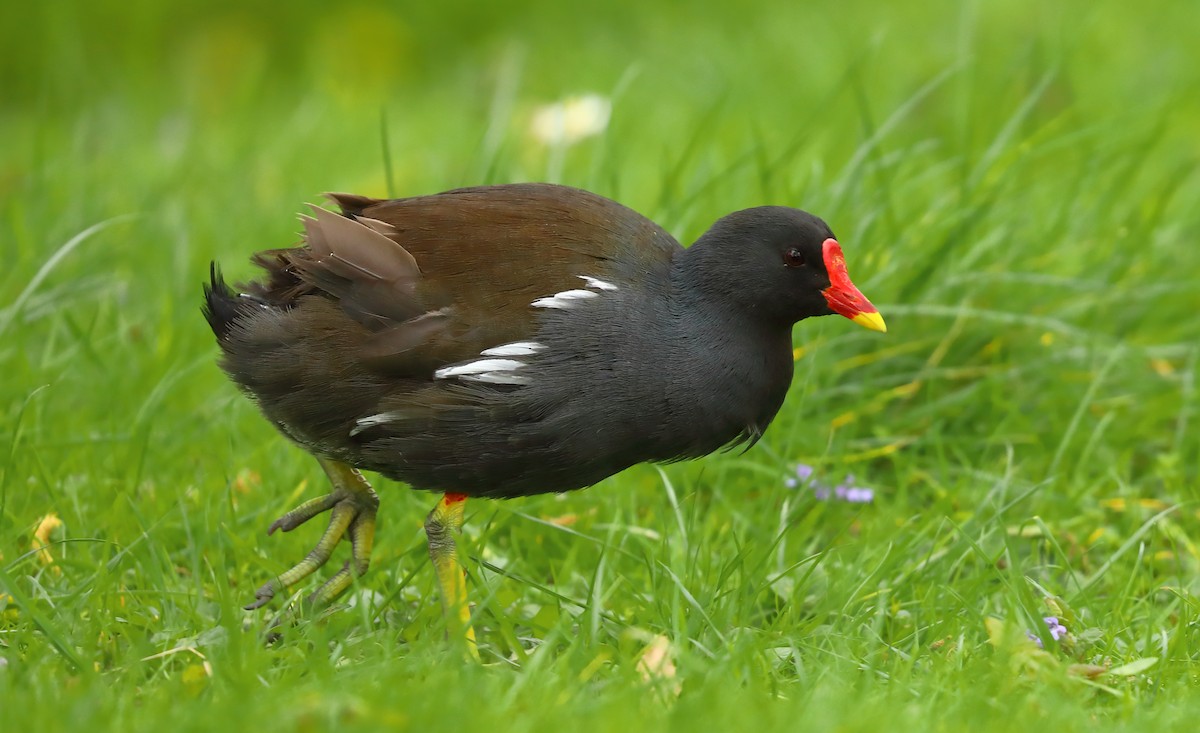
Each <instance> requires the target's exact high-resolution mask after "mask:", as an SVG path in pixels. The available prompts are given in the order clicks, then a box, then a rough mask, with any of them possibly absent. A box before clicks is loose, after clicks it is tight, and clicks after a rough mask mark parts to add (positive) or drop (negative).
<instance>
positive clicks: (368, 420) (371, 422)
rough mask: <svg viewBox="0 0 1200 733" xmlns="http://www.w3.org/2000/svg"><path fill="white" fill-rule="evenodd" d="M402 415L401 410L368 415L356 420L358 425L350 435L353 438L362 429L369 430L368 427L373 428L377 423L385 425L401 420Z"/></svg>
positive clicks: (355, 422)
mask: <svg viewBox="0 0 1200 733" xmlns="http://www.w3.org/2000/svg"><path fill="white" fill-rule="evenodd" d="M400 415H401V413H399V412H381V413H379V414H377V415H368V416H367V417H364V418H360V419H358V420H355V421H354V424H355V425H356V427H355V428H354V429H353V430H351V431H350V437H352V438H353V437H354V436H355V435H358V434H359V433H361V432H362V431H364V430H367V429H368V428H373V427H375V426H376V425H383V424H384V423H389V422H394V421H396V420H399V419H400Z"/></svg>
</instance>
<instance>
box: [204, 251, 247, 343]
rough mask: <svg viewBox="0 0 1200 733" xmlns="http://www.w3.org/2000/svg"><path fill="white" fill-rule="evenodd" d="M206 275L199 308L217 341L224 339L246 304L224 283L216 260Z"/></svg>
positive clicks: (210, 265)
mask: <svg viewBox="0 0 1200 733" xmlns="http://www.w3.org/2000/svg"><path fill="white" fill-rule="evenodd" d="M208 277H209V280H208V282H207V283H206V284H205V285H204V303H203V304H202V305H201V306H200V310H201V312H202V313H204V320H206V321H208V325H209V328H211V329H212V331H213V333H214V334H215V335H216V337H217V341H218V342H219V341H224V340H225V338H226V337H227V336H228V335H229V331H230V329H231V328H233V324H234V323H236V322H237V320H238V319H239V318H240V317H241V316H242V314H243V313H244V311H245V307H246V305H247V304H246V302H245V299H244V298H240V297H238V295H237V293H235V292H233V290H231V289H230V288H229V285H227V284H226V283H225V278H223V277H222V276H221V268H219V267H217V263H216V262H212V263H210V264H209V268H208Z"/></svg>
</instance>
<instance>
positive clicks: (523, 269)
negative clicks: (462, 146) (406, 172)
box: [203, 184, 885, 649]
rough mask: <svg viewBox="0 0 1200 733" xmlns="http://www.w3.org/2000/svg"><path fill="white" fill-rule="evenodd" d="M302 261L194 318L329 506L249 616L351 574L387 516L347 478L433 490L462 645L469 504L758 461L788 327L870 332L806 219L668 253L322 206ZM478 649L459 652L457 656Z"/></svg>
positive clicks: (645, 238) (605, 232) (550, 206)
mask: <svg viewBox="0 0 1200 733" xmlns="http://www.w3.org/2000/svg"><path fill="white" fill-rule="evenodd" d="M329 198H330V199H332V200H333V202H334V203H335V204H336V205H337V206H338V207H339V208H340V209H341V213H340V214H335V213H333V212H331V211H328V210H326V209H323V208H318V207H313V215H312V216H311V217H310V216H304V217H301V220H302V222H303V227H304V234H303V242H302V243H301V244H300V246H297V247H294V248H290V249H277V250H269V251H266V252H261V253H259V254H257V255H255V256H254V258H253V260H254V262H255V263H256V264H257V265H259V266H260V267H262V268H263V269H264V270H265V271H266V274H265V276H264V278H263V279H262V280H261V281H258V282H252V283H249V284H246V285H243V286H241V287H240V288H238V290H237V291H234V290H231V289H230V288H229V286H228V285H226V283H225V281H224V280H223V279H222V277H221V275H220V272H219V270H218V269H217V267H216V265H215V263H214V264H213V266H212V268H211V281H210V283H209V284H208V285H206V286H205V288H204V299H205V303H204V308H203V310H204V315H205V317H206V319H207V320H208V323H209V325H210V326H211V327H212V330H213V333H215V334H216V337H217V342H218V343H219V344H220V348H221V350H222V352H223V353H224V356H223V358H222V360H221V366H222V367H223V368H224V370H225V371H226V372H227V373H228V374H229V377H230V378H231V379H232V380H233V381H234V382H236V383H237V385H238V386H239V387H240V388H241V389H242V391H243V392H245V393H246V394H247V395H248V396H249V397H250V398H251V399H253V400H255V402H257V404H258V406H259V407H260V408H261V409H262V412H263V413H264V414H265V415H266V417H267V418H268V419H269V420H270V421H271V422H272V423H274V424H275V426H276V427H277V428H279V430H280V431H281V432H282V433H283V434H284V435H286V436H287V437H289V438H291V439H292V440H293V441H295V442H296V443H298V444H299V445H300V446H301V447H302V448H304V449H305V450H307V451H308V452H310V453H312V454H313V455H314V456H315V457H316V459H317V461H318V462H320V464H321V467H322V468H323V469H324V470H325V473H326V474H327V475H328V476H329V480H330V483H331V484H332V488H333V490H332V491H331V492H330V493H329V494H326V495H325V496H322V497H319V498H316V499H312V500H310V501H307V502H305V503H304V504H302V505H300V506H299V507H297V508H296V509H293V510H292V511H290V512H288V513H287V514H285V515H284V516H282V517H281V518H280V519H278V520H277V521H276V522H275V523H274V524H272V525H271V527H270V529H269V532H274V531H275V530H277V529H282V530H283V531H285V532H286V531H289V530H292V529H295V528H296V527H298V526H299V525H301V524H303V523H304V522H306V521H308V520H309V519H312V518H313V517H314V516H316V515H318V514H321V513H322V512H326V511H329V512H330V513H331V516H330V520H329V527H328V528H327V529H326V530H325V533H324V535H323V536H322V537H321V539H320V541H319V542H318V543H317V545H316V547H314V548H313V550H312V551H311V552H310V553H309V554H308V556H307V557H306V558H305V559H304V560H302V561H301V562H300V563H299V564H297V565H296V566H294V567H293V568H291V569H290V570H288V571H287V572H285V573H283V574H282V575H280V576H278V577H277V578H275V579H273V580H271V581H269V582H268V583H266V584H265V585H263V586H262V587H261V588H259V589H258V590H257V592H256V593H255V600H254V601H253V602H252V603H251V604H250V605H248V606H247V609H253V608H257V607H259V606H262V605H263V604H265V603H267V602H268V601H269V600H270V599H271V598H272V597H273V596H274V595H275V594H276V593H277V592H279V591H280V590H281V589H283V588H286V587H287V586H290V585H292V584H294V583H296V582H298V581H300V580H301V579H303V578H305V577H307V576H308V575H309V574H311V573H312V572H313V571H315V570H316V569H317V568H319V567H321V566H322V565H324V564H325V562H326V561H327V560H328V559H329V557H330V554H331V553H332V551H333V549H334V546H335V545H336V544H337V543H338V541H339V540H341V539H342V538H343V537H347V538H349V541H350V543H351V556H352V562H347V563H346V564H345V565H344V566H343V567H342V568H341V569H340V570H339V571H338V572H336V573H335V574H334V575H333V576H332V577H330V578H329V580H327V581H326V582H325V583H324V584H323V585H322V586H321V587H320V588H319V589H318V590H317V591H316V592H315V593H313V594H312V595H311V596H310V600H312V601H315V602H327V601H329V600H330V599H332V598H334V597H335V596H337V595H338V594H339V593H340V592H342V591H343V590H345V589H346V587H347V586H349V585H350V583H351V581H352V578H353V576H355V575H361V574H362V573H363V572H365V571H366V569H367V565H368V562H369V560H370V554H371V544H372V540H373V538H374V533H375V514H376V508H377V507H378V505H379V499H378V497H377V496H376V494H375V492H374V490H372V488H371V486H370V484H368V483H367V481H366V479H364V478H363V476H362V474H360V473H359V471H360V470H369V471H375V472H377V473H381V474H383V475H384V476H387V477H389V478H392V479H395V480H398V481H403V482H405V483H407V484H409V485H411V486H412V487H414V488H419V489H425V490H429V491H438V492H442V493H443V496H442V498H441V500H440V501H439V503H438V504H437V506H436V507H435V508H434V509H433V511H432V512H431V513H430V514H429V517H428V519H427V520H426V522H425V530H426V533H427V538H428V542H429V554H430V557H431V558H432V560H433V564H434V567H435V570H436V573H437V579H438V584H439V590H440V592H441V595H442V601H443V605H444V609H445V612H446V614H447V617H448V620H449V621H450V622H451V623H452V624H454V625H455V627H457V628H459V629H460V630H462V632H463V633H464V634H465V635H466V636H467V637H468V638H471V639H473V634H472V631H471V628H470V625H469V623H468V622H469V609H468V605H467V603H466V598H465V584H464V580H463V573H462V570H461V568H460V567H459V566H458V563H457V561H456V558H455V538H454V534H453V533H454V532H455V531H456V530H457V529H459V528H460V527H461V525H462V521H463V506H464V502H465V500H466V499H467V498H468V497H487V498H508V497H516V496H527V495H530V494H539V493H545V492H552V491H553V492H560V491H567V490H570V489H578V488H582V487H585V486H590V485H591V484H594V483H596V482H598V481H600V480H601V479H603V478H605V477H607V476H611V475H612V474H614V473H617V472H618V471H621V470H623V469H625V468H627V467H629V466H631V465H633V464H635V463H640V462H643V461H672V460H677V459H682V458H695V457H699V456H703V455H706V454H708V453H711V452H713V451H715V450H717V449H719V448H722V447H729V446H734V445H737V444H742V443H748V444H753V443H754V441H756V440H757V439H758V438H759V436H761V435H762V433H763V431H764V430H766V428H767V425H768V424H769V423H770V422H771V420H772V418H774V416H775V413H776V412H777V411H778V410H779V407H780V405H781V404H782V403H783V399H784V395H785V393H786V392H787V389H788V385H789V384H790V382H791V379H792V371H793V365H792V343H791V331H792V325H793V324H794V323H796V322H797V321H800V320H802V319H804V318H808V317H810V316H822V315H828V314H833V313H839V314H841V315H843V316H845V317H847V318H849V319H851V320H853V321H854V322H855V323H858V324H860V325H863V326H866V327H867V328H871V329H874V330H877V331H884V330H885V326H884V322H883V318H882V317H881V316H880V315H879V312H878V311H877V310H876V308H875V307H874V306H873V305H871V303H870V302H869V301H868V300H867V299H866V298H865V297H863V295H862V293H860V292H859V291H858V288H856V287H855V286H854V284H853V283H851V281H850V277H849V276H848V275H847V272H846V264H845V260H844V259H843V256H842V248H841V246H840V245H839V244H838V242H837V240H836V239H834V236H833V233H832V232H831V231H830V229H829V227H828V226H827V225H826V224H825V222H823V221H822V220H821V219H818V218H817V217H815V216H813V215H812V214H808V213H806V212H804V211H800V210H798V209H792V208H786V207H781V206H763V207H758V208H752V209H746V210H744V211H738V212H735V213H732V214H729V215H728V216H726V217H724V218H722V219H720V220H718V221H717V222H716V223H715V224H713V226H712V228H711V229H709V230H708V231H707V232H706V233H705V234H704V235H703V236H702V237H700V238H699V239H698V240H696V242H695V244H693V245H692V246H691V247H689V248H687V249H684V248H683V247H681V246H680V244H679V243H678V242H677V241H676V240H675V239H674V238H673V237H671V235H670V234H668V233H667V232H666V231H665V230H663V229H662V228H661V227H659V226H658V225H656V224H655V223H654V222H652V221H650V220H649V219H647V218H645V217H643V216H641V215H640V214H638V213H636V212H634V211H632V210H631V209H628V208H626V207H624V206H622V205H621V204H618V203H616V202H615V201H611V200H609V199H607V198H603V197H601V196H598V195H595V194H592V193H588V192H587V191H582V190H579V189H575V188H569V187H566V186H556V185H549V184H513V185H502V186H480V187H475V188H463V189H458V190H454V191H447V192H445V193H439V194H434V195H428V196H416V197H413V198H404V199H394V200H390V201H385V200H380V199H373V198H367V197H365V196H355V195H350V194H340V193H339V194H330V195H329ZM472 649H473V647H472Z"/></svg>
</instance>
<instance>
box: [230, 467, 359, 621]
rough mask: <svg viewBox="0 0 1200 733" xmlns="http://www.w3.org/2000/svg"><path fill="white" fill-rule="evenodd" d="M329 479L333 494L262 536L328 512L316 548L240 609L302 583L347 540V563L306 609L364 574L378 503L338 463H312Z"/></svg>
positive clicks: (263, 602)
mask: <svg viewBox="0 0 1200 733" xmlns="http://www.w3.org/2000/svg"><path fill="white" fill-rule="evenodd" d="M317 460H318V461H319V462H320V464H321V468H323V469H325V473H326V474H327V475H328V476H329V481H330V482H331V483H332V484H333V491H331V492H330V493H328V494H326V495H325V496H321V497H318V498H316V499H312V500H310V501H306V502H304V503H303V504H301V505H300V506H298V507H296V508H295V509H293V510H292V511H290V512H288V513H287V514H284V515H283V516H282V517H280V518H279V519H277V520H275V521H274V522H273V523H272V524H271V527H270V529H268V530H267V534H274V533H275V531H276V530H283V531H284V532H291V531H292V530H293V529H295V528H296V527H299V526H300V525H302V524H304V523H305V522H307V521H308V520H310V519H312V518H313V517H315V516H317V515H318V514H322V513H324V512H330V516H329V526H328V527H326V528H325V533H324V534H323V535H321V539H320V541H318V542H317V545H316V547H314V548H313V549H312V550H311V551H309V553H308V555H307V556H306V557H305V558H304V559H303V560H301V561H300V562H298V563H297V564H296V565H294V566H293V567H292V568H291V569H290V570H288V571H287V572H285V573H283V574H281V575H279V577H277V578H274V579H273V580H270V581H268V582H267V583H265V584H264V585H263V586H262V587H261V588H259V589H258V590H257V591H255V592H254V601H253V602H252V603H249V604H247V605H246V607H245V608H246V610H247V611H252V610H254V609H256V608H260V607H262V606H264V605H266V604H267V603H268V602H269V601H270V600H271V599H272V598H274V597H275V595H276V594H277V593H279V592H280V591H282V590H283V589H284V588H287V587H288V586H290V585H294V584H296V583H298V582H300V581H301V580H304V579H305V578H307V577H308V576H309V575H312V574H313V573H314V572H315V571H316V570H317V569H318V568H320V567H321V566H323V565H324V564H325V563H326V562H328V561H329V556H330V555H332V554H333V548H334V547H336V546H337V543H338V542H340V541H341V540H342V538H343V537H347V538H349V540H350V545H351V561H350V562H347V563H346V564H345V565H343V566H342V569H341V570H339V571H337V572H336V573H334V574H333V576H332V577H330V578H329V580H327V581H325V583H323V584H322V585H321V587H320V588H318V589H317V590H316V591H315V592H314V593H313V594H312V595H310V596H309V597H308V602H309V603H310V604H322V603H327V602H329V601H331V600H333V599H334V598H336V597H337V596H338V595H339V594H340V593H341V592H342V591H344V590H346V588H348V587H349V586H350V583H352V582H353V581H354V578H355V576H359V575H362V574H363V573H365V572H366V571H367V566H368V565H370V563H371V545H372V544H373V543H374V541H375V514H376V511H377V510H378V508H379V497H378V496H376V494H375V491H374V490H373V489H372V488H371V485H370V484H368V483H367V480H366V479H364V478H363V477H362V474H361V473H359V472H358V471H357V470H355V469H354V468H352V467H350V466H348V465H347V464H345V463H341V462H340V461H333V460H329V459H326V458H318V459H317Z"/></svg>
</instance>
